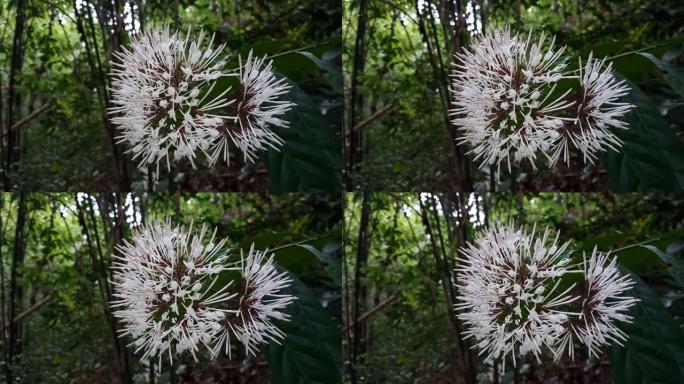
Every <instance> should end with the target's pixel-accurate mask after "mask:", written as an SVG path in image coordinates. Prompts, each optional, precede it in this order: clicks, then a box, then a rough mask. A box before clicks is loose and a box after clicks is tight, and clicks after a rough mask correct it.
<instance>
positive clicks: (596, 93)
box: [552, 53, 634, 163]
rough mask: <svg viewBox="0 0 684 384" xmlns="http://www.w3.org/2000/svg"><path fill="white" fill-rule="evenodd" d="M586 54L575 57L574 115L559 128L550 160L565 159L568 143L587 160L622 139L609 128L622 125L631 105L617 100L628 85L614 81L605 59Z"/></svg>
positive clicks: (625, 93)
mask: <svg viewBox="0 0 684 384" xmlns="http://www.w3.org/2000/svg"><path fill="white" fill-rule="evenodd" d="M592 56H593V53H590V54H589V58H588V59H587V62H586V64H585V65H584V66H583V65H582V59H581V58H580V59H579V81H580V88H579V89H578V91H577V94H576V98H577V100H578V102H577V105H576V109H577V111H576V114H577V118H576V119H575V120H574V121H572V122H570V123H568V124H566V126H565V127H564V128H563V129H561V131H560V132H561V139H560V141H559V142H558V144H557V145H556V149H555V153H554V155H553V160H552V163H555V162H556V161H558V160H559V158H560V157H561V156H562V157H563V160H564V161H565V163H568V162H569V154H568V147H569V145H570V144H572V146H573V147H575V148H577V149H578V150H579V151H580V152H581V153H582V155H583V158H584V161H585V162H586V161H587V160H588V161H590V162H591V163H593V162H594V160H595V159H596V157H597V154H598V153H601V152H604V151H606V150H607V149H611V150H618V149H619V148H620V147H621V146H622V141H621V140H620V139H619V138H618V137H617V136H616V135H615V133H613V132H612V131H611V129H612V128H619V129H626V128H627V125H626V123H625V122H624V121H622V120H621V119H622V117H623V116H624V115H625V114H627V113H628V112H629V111H630V110H631V109H632V108H633V107H634V106H633V105H632V104H629V103H625V102H620V99H621V98H622V97H623V96H625V95H627V94H628V92H629V87H628V86H627V85H626V84H625V82H624V81H618V80H617V79H616V78H615V76H614V75H613V73H612V71H611V67H612V63H609V64H608V65H605V59H603V60H596V59H594V58H593V57H592Z"/></svg>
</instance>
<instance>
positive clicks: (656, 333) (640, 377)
mask: <svg viewBox="0 0 684 384" xmlns="http://www.w3.org/2000/svg"><path fill="white" fill-rule="evenodd" d="M626 273H629V275H630V277H631V278H632V279H633V280H634V281H635V282H636V284H635V285H634V288H632V289H631V290H630V293H629V294H630V295H633V296H634V297H637V298H639V300H640V301H639V302H638V303H636V304H635V305H634V306H633V307H632V309H631V310H630V315H632V316H633V317H634V319H633V322H632V323H622V324H621V328H622V330H623V331H624V332H625V333H626V334H627V336H628V339H627V341H626V342H625V343H624V346H619V345H617V344H614V345H613V346H612V347H611V348H610V349H609V351H608V357H609V358H610V362H611V365H612V371H613V381H614V382H615V383H616V384H637V383H638V384H651V383H652V384H656V383H657V384H680V383H682V382H684V333H682V330H681V329H680V328H679V325H678V324H677V322H676V321H675V320H674V319H673V318H672V316H671V315H670V313H669V312H668V311H667V309H666V308H665V307H664V306H663V304H662V302H661V301H660V299H659V298H658V296H657V295H656V294H655V292H653V290H651V288H649V287H648V285H646V283H644V282H643V281H642V280H641V279H640V278H639V277H637V276H636V275H634V274H633V273H631V272H626Z"/></svg>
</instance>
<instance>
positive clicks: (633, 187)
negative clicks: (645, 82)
mask: <svg viewBox="0 0 684 384" xmlns="http://www.w3.org/2000/svg"><path fill="white" fill-rule="evenodd" d="M625 81H626V82H627V84H628V85H629V87H630V88H631V89H630V92H629V95H628V96H627V101H628V102H630V103H632V104H634V105H635V108H633V109H632V111H631V112H630V113H629V114H628V115H627V116H625V121H626V122H627V123H628V124H629V128H628V129H616V130H615V131H614V132H615V134H616V135H617V136H618V137H620V139H622V141H623V142H624V145H623V146H622V148H621V149H620V150H619V151H607V152H606V153H605V155H604V163H605V166H606V169H607V171H608V179H609V181H610V184H611V188H612V189H613V190H614V191H617V192H626V191H679V190H682V189H684V145H682V144H681V143H680V142H679V140H678V139H677V136H676V135H675V133H674V132H673V131H672V129H670V127H669V125H668V123H667V121H666V120H665V119H664V118H663V117H662V116H661V115H660V112H659V111H658V108H657V107H656V105H655V104H654V103H653V102H652V101H651V100H650V99H649V97H648V96H646V94H644V92H642V91H641V89H639V87H637V86H636V85H635V84H633V83H631V82H629V81H628V80H625Z"/></svg>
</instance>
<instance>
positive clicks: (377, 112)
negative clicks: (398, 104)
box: [352, 104, 394, 131]
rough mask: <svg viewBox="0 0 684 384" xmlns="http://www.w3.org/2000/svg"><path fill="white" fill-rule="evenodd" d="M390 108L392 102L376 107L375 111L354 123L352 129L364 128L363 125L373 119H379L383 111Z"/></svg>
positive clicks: (392, 106)
mask: <svg viewBox="0 0 684 384" xmlns="http://www.w3.org/2000/svg"><path fill="white" fill-rule="evenodd" d="M392 108H394V104H389V105H386V106H384V107H382V108H380V109H378V110H377V111H375V113H374V114H372V115H370V117H368V118H367V119H365V120H363V121H362V122H360V123H358V124H356V125H355V126H354V128H352V130H354V131H356V130H358V129H361V128H364V127H365V126H367V125H369V124H370V123H372V122H374V121H375V120H377V119H379V118H380V117H381V116H382V115H384V114H385V113H387V112H389V111H390V110H392Z"/></svg>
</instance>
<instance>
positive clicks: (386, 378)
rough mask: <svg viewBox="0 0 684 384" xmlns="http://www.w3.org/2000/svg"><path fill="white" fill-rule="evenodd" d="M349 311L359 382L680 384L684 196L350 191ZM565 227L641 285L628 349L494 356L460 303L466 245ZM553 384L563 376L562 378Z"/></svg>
mask: <svg viewBox="0 0 684 384" xmlns="http://www.w3.org/2000/svg"><path fill="white" fill-rule="evenodd" d="M346 204H347V208H346V210H345V231H346V234H347V235H346V242H345V252H346V253H345V254H346V255H347V258H346V262H345V264H344V268H345V272H344V276H345V278H346V280H345V282H344V284H345V289H346V290H348V291H349V295H348V296H347V297H348V299H347V303H346V305H345V307H344V312H343V316H344V318H345V321H346V322H347V324H352V326H349V327H348V328H347V329H346V331H347V332H346V333H345V335H344V339H343V342H344V343H345V347H346V351H347V355H346V356H345V357H346V359H347V363H348V365H347V375H348V377H349V378H350V381H351V382H357V383H377V382H392V383H416V382H419V383H449V382H466V383H473V382H479V383H510V382H516V383H518V382H527V383H541V382H549V381H551V382H556V381H557V382H576V383H610V382H611V380H612V382H615V383H673V384H674V383H678V382H681V380H682V378H683V377H684V374H683V373H682V372H681V367H682V364H681V356H683V355H682V353H683V352H684V333H683V332H682V326H683V325H684V302H682V300H681V298H682V293H683V292H684V291H683V289H684V288H683V286H682V284H681V277H682V276H681V273H682V260H683V259H682V254H681V250H682V244H684V243H683V241H684V216H683V214H682V212H683V211H682V204H684V201H682V197H681V196H678V195H675V196H669V195H658V194H651V195H641V194H624V195H619V194H615V195H604V194H572V193H561V194H558V193H543V194H539V195H535V194H494V195H475V194H430V193H422V194H412V193H397V194H373V193H365V194H353V195H352V194H350V195H348V196H347V198H346ZM510 221H513V222H514V223H515V224H516V225H518V224H519V225H523V226H524V227H526V228H527V229H529V230H531V229H532V227H533V225H535V224H536V227H537V229H538V230H542V229H543V228H544V227H547V226H548V227H550V228H551V229H552V230H553V231H556V230H559V231H560V239H559V242H565V241H570V248H571V249H572V250H574V253H573V254H572V257H573V258H575V260H580V261H581V260H582V255H583V253H584V252H588V253H591V251H592V249H593V248H594V247H595V246H596V247H598V249H599V250H601V251H612V255H616V256H617V259H618V263H619V264H620V266H621V267H620V268H621V269H622V271H623V272H624V273H630V274H632V278H633V279H634V280H635V281H637V284H636V286H635V287H634V288H633V290H632V291H631V295H634V296H635V297H637V298H639V299H640V300H641V302H640V303H639V304H638V305H636V306H634V307H633V308H632V309H631V310H630V314H631V315H632V316H634V322H633V323H632V324H622V325H621V328H622V329H623V330H624V331H625V332H627V334H628V335H629V339H628V341H627V342H626V343H625V345H624V347H620V346H618V345H615V344H614V345H613V346H612V347H611V348H608V349H607V350H603V351H602V354H600V355H599V356H598V357H593V358H589V357H588V355H587V353H586V351H584V352H581V351H580V350H579V349H577V350H576V355H575V360H574V361H572V360H570V359H569V358H563V359H561V360H560V361H558V362H556V363H554V362H553V357H552V356H544V357H542V362H541V363H538V362H537V361H536V360H535V359H534V358H532V357H531V358H528V359H525V360H522V362H523V363H520V361H519V364H518V367H517V368H515V369H514V368H513V366H512V364H510V361H509V363H508V364H507V365H506V371H503V370H502V366H501V361H497V360H493V361H492V360H489V361H485V360H483V359H484V356H478V355H477V351H476V350H471V349H470V348H471V347H473V345H472V342H471V340H469V339H465V340H464V339H463V337H462V335H461V333H460V332H461V331H462V330H463V324H462V322H460V321H459V320H457V318H456V317H455V316H454V315H455V312H454V311H455V310H454V307H453V304H454V302H455V298H456V297H457V296H458V294H459V293H458V291H457V289H456V288H455V287H454V284H455V283H456V277H457V276H456V273H455V272H454V269H455V268H456V267H457V266H458V265H459V261H458V260H457V257H463V253H461V252H460V250H459V248H460V247H462V246H463V245H464V244H465V242H466V241H472V240H473V237H474V234H475V233H476V232H479V231H482V230H484V229H485V228H486V227H487V226H488V225H491V224H492V223H495V222H499V223H508V222H510ZM554 380H556V381H554Z"/></svg>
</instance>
